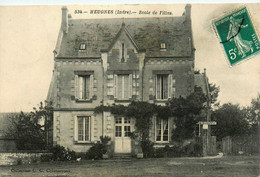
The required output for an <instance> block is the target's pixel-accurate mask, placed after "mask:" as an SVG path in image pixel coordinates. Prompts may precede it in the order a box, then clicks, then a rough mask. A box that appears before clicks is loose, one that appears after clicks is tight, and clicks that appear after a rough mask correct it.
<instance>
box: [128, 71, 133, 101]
mask: <svg viewBox="0 0 260 177" xmlns="http://www.w3.org/2000/svg"><path fill="white" fill-rule="evenodd" d="M132 95H133V75H132V74H129V98H132Z"/></svg>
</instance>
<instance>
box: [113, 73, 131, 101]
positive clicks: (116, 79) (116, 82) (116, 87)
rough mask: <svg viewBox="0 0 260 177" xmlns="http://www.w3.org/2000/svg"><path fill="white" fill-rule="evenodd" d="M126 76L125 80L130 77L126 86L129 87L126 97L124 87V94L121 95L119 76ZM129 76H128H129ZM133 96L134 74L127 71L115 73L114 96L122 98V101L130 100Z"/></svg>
mask: <svg viewBox="0 0 260 177" xmlns="http://www.w3.org/2000/svg"><path fill="white" fill-rule="evenodd" d="M120 75H121V76H124V77H123V78H124V79H123V80H125V79H128V85H127V86H126V88H127V87H128V95H127V96H126V97H124V92H125V91H124V89H121V92H122V95H121V96H120V97H119V82H118V81H119V76H120ZM127 76H128V77H127ZM123 80H122V83H121V84H122V88H123V87H124V88H125V85H124V81H123ZM132 96H133V75H132V74H127V73H122V74H121V73H120V74H115V75H114V98H115V99H116V100H120V101H128V100H130V99H131V98H132Z"/></svg>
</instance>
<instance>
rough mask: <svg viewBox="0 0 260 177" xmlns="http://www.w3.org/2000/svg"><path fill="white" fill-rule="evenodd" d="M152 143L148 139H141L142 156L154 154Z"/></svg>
mask: <svg viewBox="0 0 260 177" xmlns="http://www.w3.org/2000/svg"><path fill="white" fill-rule="evenodd" d="M153 146H154V143H153V142H151V141H150V140H145V141H141V148H142V150H143V154H144V157H153V156H154V147H153Z"/></svg>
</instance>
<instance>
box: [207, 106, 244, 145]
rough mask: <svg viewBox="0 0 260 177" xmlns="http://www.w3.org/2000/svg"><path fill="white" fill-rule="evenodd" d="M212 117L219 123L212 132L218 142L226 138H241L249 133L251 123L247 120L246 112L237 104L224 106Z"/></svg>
mask: <svg viewBox="0 0 260 177" xmlns="http://www.w3.org/2000/svg"><path fill="white" fill-rule="evenodd" d="M212 117H213V120H215V121H216V122H217V125H216V126H214V127H213V128H212V131H213V133H214V134H215V135H216V136H217V140H218V141H221V140H222V138H224V137H226V136H240V135H245V134H247V133H248V130H249V123H248V121H247V120H246V118H245V110H244V109H241V108H240V107H239V105H237V104H236V105H234V104H231V103H227V104H223V105H222V106H221V107H220V108H219V109H218V110H215V111H214V112H213V114H212Z"/></svg>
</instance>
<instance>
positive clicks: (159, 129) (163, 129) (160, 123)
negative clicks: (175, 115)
mask: <svg viewBox="0 0 260 177" xmlns="http://www.w3.org/2000/svg"><path fill="white" fill-rule="evenodd" d="M155 125H156V128H155V130H156V131H155V133H156V135H155V137H156V141H157V142H168V141H169V126H168V119H159V118H157V119H156V124H155Z"/></svg>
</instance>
